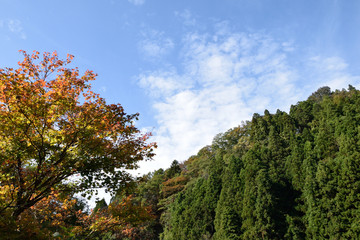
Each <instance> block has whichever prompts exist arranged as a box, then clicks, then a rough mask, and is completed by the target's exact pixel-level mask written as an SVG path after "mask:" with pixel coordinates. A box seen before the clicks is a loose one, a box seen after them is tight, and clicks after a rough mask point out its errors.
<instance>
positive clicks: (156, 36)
mask: <svg viewBox="0 0 360 240" xmlns="http://www.w3.org/2000/svg"><path fill="white" fill-rule="evenodd" d="M142 35H143V39H142V40H141V41H140V42H139V44H138V47H139V50H140V52H141V54H143V56H144V57H145V59H148V60H151V61H152V60H157V59H159V58H161V57H163V56H164V55H166V54H168V53H169V52H170V51H171V50H172V49H173V48H174V42H173V40H172V39H171V38H169V37H166V36H165V34H164V33H163V32H159V31H156V30H148V31H146V32H144V33H143V34H142Z"/></svg>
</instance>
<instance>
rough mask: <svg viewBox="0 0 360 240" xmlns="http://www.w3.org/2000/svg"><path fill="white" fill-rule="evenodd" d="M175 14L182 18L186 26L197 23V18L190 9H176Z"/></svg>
mask: <svg viewBox="0 0 360 240" xmlns="http://www.w3.org/2000/svg"><path fill="white" fill-rule="evenodd" d="M175 16H176V17H178V18H180V19H181V21H182V22H183V24H184V25H185V26H195V25H196V19H195V18H194V17H193V15H192V14H191V12H190V11H189V10H188V9H185V10H184V11H182V12H178V11H175Z"/></svg>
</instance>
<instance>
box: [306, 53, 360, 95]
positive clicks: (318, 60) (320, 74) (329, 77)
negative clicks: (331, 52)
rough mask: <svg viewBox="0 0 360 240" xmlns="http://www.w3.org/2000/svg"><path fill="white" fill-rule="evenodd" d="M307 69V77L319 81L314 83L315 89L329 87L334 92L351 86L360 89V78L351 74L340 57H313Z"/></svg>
mask: <svg viewBox="0 0 360 240" xmlns="http://www.w3.org/2000/svg"><path fill="white" fill-rule="evenodd" d="M307 69H308V72H307V77H309V78H312V79H316V80H317V81H312V85H313V87H316V88H319V87H322V86H329V87H330V88H331V89H332V90H335V89H342V88H347V87H348V85H349V84H351V85H353V86H355V87H357V88H358V87H360V76H354V75H352V74H350V73H349V70H348V64H347V63H346V62H345V61H344V59H342V58H340V57H321V56H315V57H312V58H310V59H309V61H308V63H307ZM314 85H315V86H314Z"/></svg>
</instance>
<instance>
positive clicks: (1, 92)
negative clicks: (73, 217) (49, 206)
mask: <svg viewBox="0 0 360 240" xmlns="http://www.w3.org/2000/svg"><path fill="white" fill-rule="evenodd" d="M21 52H22V53H23V55H24V60H23V61H22V62H19V63H18V64H19V68H18V69H12V68H4V69H0V214H5V213H6V214H10V215H11V216H12V217H13V218H14V219H18V218H19V216H20V214H22V213H23V212H24V211H26V210H27V209H29V208H31V207H32V206H34V205H35V204H36V203H38V202H40V201H41V200H42V199H44V198H47V197H48V196H50V195H51V194H52V193H53V192H54V191H57V192H62V191H63V192H65V191H71V192H80V191H81V192H84V191H86V190H87V191H91V189H94V188H96V187H106V188H107V189H108V190H109V191H116V190H117V189H119V188H121V187H122V186H123V184H122V183H125V182H126V181H127V180H128V179H129V174H127V173H126V172H125V169H132V168H136V167H137V162H138V161H140V160H146V159H150V158H151V157H152V156H153V148H154V147H156V145H155V144H154V143H148V142H147V139H148V138H149V136H150V134H149V133H145V134H143V133H140V131H139V130H138V129H137V128H136V127H135V126H134V121H135V120H137V118H138V114H126V113H125V112H124V109H123V107H122V106H121V105H120V104H107V103H106V101H105V100H104V99H103V98H101V97H100V96H99V94H96V93H94V92H92V91H91V84H90V83H89V81H92V80H95V78H96V76H97V75H96V74H94V73H93V72H92V71H86V72H85V73H84V74H83V75H82V76H80V74H79V70H78V68H72V69H71V68H67V67H66V66H67V65H68V64H69V63H71V61H72V59H73V56H72V55H68V56H67V59H66V60H61V59H59V58H58V56H57V53H56V52H54V53H52V54H50V53H44V54H43V57H42V59H40V57H39V56H40V53H39V52H36V51H34V53H33V54H27V53H26V52H25V51H21ZM73 176H76V177H75V178H71V177H73ZM69 179H70V180H69ZM71 179H72V180H71ZM74 179H75V180H74ZM72 181H76V183H75V184H74V183H72Z"/></svg>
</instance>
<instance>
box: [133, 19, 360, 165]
mask: <svg viewBox="0 0 360 240" xmlns="http://www.w3.org/2000/svg"><path fill="white" fill-rule="evenodd" d="M221 24H225V23H221ZM225 25H226V24H225ZM218 29H219V31H218V32H216V33H215V34H212V35H210V34H199V33H188V34H187V35H186V36H185V37H184V39H183V43H184V46H183V49H182V52H181V54H180V55H181V56H182V61H183V62H182V67H181V68H175V67H172V68H170V70H166V71H163V70H158V71H154V72H152V73H147V74H142V75H140V76H139V81H138V83H139V85H140V86H141V87H142V88H144V89H145V90H146V92H147V93H148V94H149V95H150V96H151V97H152V99H153V108H154V109H155V112H156V116H155V117H156V120H157V123H158V128H157V129H155V131H154V135H155V137H154V141H156V142H157V143H158V146H159V147H158V149H157V152H156V153H157V156H156V158H155V159H156V162H155V163H154V162H148V163H143V164H142V165H141V166H142V168H143V169H144V171H150V170H153V169H156V168H159V167H163V168H166V167H168V166H169V164H170V162H171V161H172V160H174V159H177V160H180V161H182V160H186V159H187V158H188V157H189V156H190V155H192V154H195V153H196V152H197V151H198V150H199V149H200V148H201V147H203V146H205V145H207V144H210V143H211V141H212V139H213V137H214V136H215V135H216V134H217V133H220V132H224V131H226V130H228V129H229V128H231V127H235V126H237V125H239V124H240V123H241V121H242V120H248V119H250V118H251V116H252V114H253V113H255V112H258V113H263V111H264V110H265V109H268V110H270V111H271V112H274V111H276V109H281V110H288V109H289V106H290V105H291V104H294V103H296V102H297V101H299V100H302V99H303V98H304V97H306V96H308V95H309V94H310V93H311V92H313V91H315V90H316V89H317V88H318V87H321V86H324V85H329V86H330V87H332V88H339V87H346V86H347V84H349V83H350V84H354V85H355V86H357V85H358V83H359V77H357V76H351V75H350V74H348V73H347V65H346V63H345V62H344V60H342V59H341V58H322V57H319V56H317V57H312V58H311V59H307V61H304V62H306V64H305V63H304V64H302V66H292V65H291V64H290V62H291V61H289V54H292V53H293V52H294V51H295V50H296V49H295V47H294V46H293V44H292V43H291V42H282V41H278V40H275V39H273V38H272V37H271V36H269V35H266V34H260V33H253V34H251V33H234V32H231V31H227V30H226V28H220V27H219V28H218ZM224 29H225V30H224ZM306 73H312V75H311V76H312V77H313V79H309V78H308V76H306V75H305V74H306ZM324 79H325V80H324Z"/></svg>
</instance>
